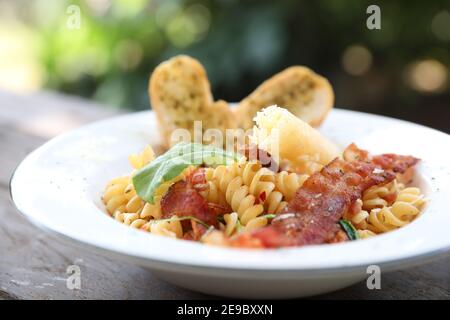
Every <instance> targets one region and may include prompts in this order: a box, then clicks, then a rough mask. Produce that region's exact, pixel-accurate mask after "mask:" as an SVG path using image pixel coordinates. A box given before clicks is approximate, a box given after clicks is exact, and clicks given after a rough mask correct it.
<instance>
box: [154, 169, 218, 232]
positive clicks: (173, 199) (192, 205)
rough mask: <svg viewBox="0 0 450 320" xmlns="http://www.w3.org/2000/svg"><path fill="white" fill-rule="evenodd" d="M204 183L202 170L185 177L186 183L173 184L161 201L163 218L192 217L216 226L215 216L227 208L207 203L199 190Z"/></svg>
mask: <svg viewBox="0 0 450 320" xmlns="http://www.w3.org/2000/svg"><path fill="white" fill-rule="evenodd" d="M205 183H206V180H205V177H204V171H203V169H198V170H195V171H194V172H193V173H192V174H191V175H190V176H188V177H187V179H186V181H178V182H176V183H174V184H173V185H172V186H171V187H170V188H169V190H168V191H167V193H166V194H165V195H164V197H163V198H162V199H161V212H162V216H163V218H170V217H172V216H174V215H177V216H178V217H183V216H192V217H195V218H197V219H199V220H201V221H203V222H205V223H206V224H209V225H212V226H217V216H218V215H220V214H224V213H225V212H226V210H227V208H224V207H222V206H220V205H218V204H213V203H209V202H208V201H206V199H205V198H203V196H202V195H200V193H199V190H201V186H203V185H204V184H205ZM183 222H184V221H183ZM186 222H187V221H186ZM191 225H192V224H191ZM186 226H189V223H183V227H186ZM194 229H195V228H194ZM194 231H195V230H194Z"/></svg>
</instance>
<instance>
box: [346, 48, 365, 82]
mask: <svg viewBox="0 0 450 320" xmlns="http://www.w3.org/2000/svg"><path fill="white" fill-rule="evenodd" d="M371 66H372V53H370V51H369V50H368V49H367V48H366V47H363V46H360V45H353V46H350V47H348V48H347V49H345V51H344V54H343V55H342V67H343V68H344V70H345V71H346V72H347V73H349V74H351V75H353V76H361V75H363V74H365V73H367V71H369V69H370V67H371Z"/></svg>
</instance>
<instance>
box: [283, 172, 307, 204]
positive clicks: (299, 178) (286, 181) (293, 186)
mask: <svg viewBox="0 0 450 320" xmlns="http://www.w3.org/2000/svg"><path fill="white" fill-rule="evenodd" d="M308 178H309V175H307V174H297V173H295V172H291V173H289V172H287V171H281V172H279V173H277V174H276V175H275V190H277V191H280V192H281V193H282V194H283V195H284V197H285V199H286V200H287V201H290V200H291V199H292V198H294V195H295V193H296V192H297V190H298V189H299V188H300V187H301V186H302V185H303V183H304V182H305V181H306V179H308Z"/></svg>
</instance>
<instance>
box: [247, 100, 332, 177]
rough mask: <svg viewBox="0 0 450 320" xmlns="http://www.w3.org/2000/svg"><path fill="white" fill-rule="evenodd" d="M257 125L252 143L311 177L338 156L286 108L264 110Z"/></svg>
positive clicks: (326, 142)
mask: <svg viewBox="0 0 450 320" xmlns="http://www.w3.org/2000/svg"><path fill="white" fill-rule="evenodd" d="M254 121H255V123H256V125H255V127H254V129H253V135H252V141H253V142H255V143H257V144H258V146H259V147H260V148H262V149H264V150H266V151H268V152H269V153H270V154H271V155H272V156H273V157H274V158H275V159H277V160H278V161H288V163H289V165H290V167H291V168H293V169H294V170H298V171H300V172H304V173H308V174H311V173H313V172H315V171H317V170H320V168H321V167H322V166H323V165H326V164H328V163H329V162H330V161H331V160H333V159H334V158H336V157H338V156H339V150H338V148H337V147H336V145H335V144H334V143H332V142H331V141H330V140H328V139H327V138H325V137H324V136H323V135H322V134H321V133H320V132H319V131H317V130H316V129H314V128H313V127H311V126H310V125H309V124H308V123H306V122H305V121H303V120H301V119H299V118H297V117H296V116H295V115H293V114H292V113H290V112H289V111H288V110H286V109H284V108H280V107H277V106H270V107H268V108H265V109H262V110H261V111H260V112H258V113H257V114H256V117H255V118H254Z"/></svg>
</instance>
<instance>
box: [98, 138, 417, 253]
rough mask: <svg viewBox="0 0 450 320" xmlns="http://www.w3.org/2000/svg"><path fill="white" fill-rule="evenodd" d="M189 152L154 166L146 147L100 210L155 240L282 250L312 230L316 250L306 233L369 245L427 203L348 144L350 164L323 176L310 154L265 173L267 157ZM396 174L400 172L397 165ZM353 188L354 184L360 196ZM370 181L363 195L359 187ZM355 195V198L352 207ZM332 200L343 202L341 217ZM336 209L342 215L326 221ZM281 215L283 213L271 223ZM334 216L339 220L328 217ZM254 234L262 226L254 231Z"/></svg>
mask: <svg viewBox="0 0 450 320" xmlns="http://www.w3.org/2000/svg"><path fill="white" fill-rule="evenodd" d="M200 147H203V146H200ZM174 148H176V147H174ZM196 148H199V145H195V144H194V145H189V144H187V145H180V146H179V147H178V149H175V150H174V151H171V152H168V153H167V157H164V156H161V157H158V158H157V159H155V154H154V152H153V149H152V148H151V147H150V146H147V147H146V148H145V149H144V150H143V151H142V152H140V153H137V154H133V155H131V156H130V157H129V162H130V165H131V167H132V169H131V173H130V174H129V175H126V176H121V177H117V178H114V179H112V180H111V181H110V182H109V183H108V184H107V186H106V188H105V191H104V194H103V197H102V200H103V202H104V204H105V208H106V211H107V212H108V213H109V214H110V215H111V216H112V217H113V218H114V219H115V220H117V221H119V222H120V223H122V224H124V225H127V226H130V227H132V228H135V229H140V230H143V231H147V232H150V233H153V234H155V235H162V236H167V237H171V238H178V239H190V240H195V241H200V242H202V243H205V244H213V245H222V246H237V247H240V246H244V247H245V246H249V247H253V246H258V245H259V246H260V245H263V246H266V247H271V246H275V247H276V246H277V243H276V241H273V239H272V238H273V237H275V238H276V237H278V240H277V241H280V242H279V246H289V245H290V242H289V241H290V240H289V239H290V237H296V236H298V235H299V234H300V233H302V232H303V231H304V229H305V228H310V230H309V231H307V232H305V238H304V239H303V240H302V241H313V242H314V243H316V238H315V237H316V235H315V234H314V233H313V232H312V231H311V228H312V229H314V228H316V229H317V228H319V229H320V230H319V231H320V232H318V234H319V235H318V236H319V237H322V234H327V233H328V231H327V232H323V231H324V230H327V225H330V226H332V228H331V227H330V230H335V229H336V224H338V225H339V226H340V227H341V229H340V230H339V231H338V232H337V233H334V234H333V236H334V238H330V237H328V238H326V239H323V240H322V243H325V242H341V241H347V240H354V239H358V238H361V239H365V238H370V237H373V236H375V235H377V234H380V233H384V232H388V231H391V230H395V229H398V228H401V227H403V226H405V225H407V224H409V223H410V222H411V221H413V220H414V219H415V218H416V217H417V216H418V215H419V214H420V212H421V210H422V207H423V206H424V204H425V199H424V196H423V195H422V192H421V190H420V189H419V188H416V187H407V186H405V184H403V183H400V182H398V181H399V180H398V179H394V177H397V178H399V177H401V176H399V175H395V174H396V173H397V172H396V171H395V170H392V171H391V172H390V173H389V172H388V173H387V174H384V169H380V167H381V168H382V165H378V164H377V163H376V161H375V160H374V161H373V163H371V162H370V159H369V158H367V159H365V158H364V157H365V156H367V155H368V153H367V152H365V151H364V150H359V149H357V147H356V146H354V145H351V146H350V148H351V151H352V152H354V154H355V155H356V157H355V158H354V159H353V160H346V159H342V158H337V159H336V160H333V161H332V163H330V164H329V165H326V166H327V167H328V168H327V169H324V170H322V167H323V166H324V164H323V163H321V162H320V161H319V160H320V159H315V158H314V157H313V156H312V155H308V156H307V157H306V156H305V157H304V159H297V161H296V165H297V166H299V165H300V164H304V165H302V168H301V169H299V168H293V167H288V168H289V169H288V170H287V169H285V167H283V166H280V168H284V169H285V170H281V171H277V170H275V169H274V168H271V169H272V170H273V171H272V170H271V169H269V168H268V167H265V166H263V164H262V162H263V161H264V160H267V158H269V160H270V157H271V155H270V154H268V153H267V154H262V155H260V154H259V153H258V156H259V157H260V158H257V159H256V160H248V159H247V158H246V156H248V155H247V154H246V153H245V155H240V156H237V154H233V155H231V154H224V152H225V151H224V150H221V149H220V150H218V149H214V148H211V147H209V146H208V147H204V149H200V150H204V151H202V152H206V153H207V157H204V155H203V154H202V153H199V150H198V149H196ZM246 150H251V149H250V148H248V149H246ZM180 151H183V152H187V153H188V155H190V157H188V156H185V155H184V154H180ZM189 153H190V154H189ZM200 156H201V157H200ZM221 156H224V158H223V159H222V158H221ZM358 156H359V157H362V158H361V160H359V159H358ZM263 157H265V158H263ZM395 157H396V155H392V154H389V155H386V158H385V159H381V160H378V161H381V163H383V161H385V164H384V165H386V166H388V165H389V163H390V162H389V161H393V158H394V160H395ZM398 157H399V158H398V159H397V161H406V163H405V164H404V166H405V167H407V166H409V167H412V166H413V165H414V164H415V161H416V160H417V159H416V160H414V159H415V158H412V157H410V158H409V160H405V158H407V157H404V156H398ZM194 160H195V161H194ZM281 160H282V161H283V160H284V159H281ZM215 161H217V162H215ZM408 161H409V162H408ZM400 164H401V163H400ZM287 165H288V166H289V164H287ZM277 168H278V167H277ZM396 168H397V167H396ZM398 168H400V169H398ZM398 168H397V169H396V170H397V171H400V172H404V171H402V169H401V168H402V167H401V166H400V165H399V166H398ZM346 170H353V171H350V173H348V172H346ZM380 170H381V171H380ZM380 173H383V174H380ZM394 173H395V174H394ZM357 175H360V177H361V178H363V179H359V178H358V177H357ZM149 177H151V178H149ZM412 178H413V176H412V175H410V180H411V179H412ZM139 179H141V180H139ZM308 179H309V180H308ZM371 179H372V180H371ZM307 180H308V181H309V182H308V183H307V184H305V181H307ZM360 181H363V182H364V183H362V182H360ZM355 183H356V184H358V183H361V185H360V186H359V187H360V188H361V189H358V186H357V185H355ZM373 184H376V185H374V186H373V187H370V188H367V187H366V189H365V190H364V185H366V186H367V185H373ZM172 186H173V187H172ZM330 186H331V187H330ZM358 190H359V191H358ZM356 192H358V193H356ZM355 194H357V197H359V199H357V200H356V201H355V200H354V198H355V196H354V195H355ZM140 195H141V196H142V198H141V197H140ZM144 199H145V200H144ZM336 201H338V202H336ZM334 203H348V204H349V207H348V210H347V212H342V211H344V210H342V209H339V208H342V206H335V205H333V204H334ZM304 204H308V205H304ZM330 204H331V205H330ZM325 206H326V207H325ZM344 208H345V207H344ZM333 210H341V212H338V213H337V214H336V215H334V214H330V212H332V211H333ZM279 214H282V215H283V216H279V217H277V215H279ZM301 214H305V215H304V216H301ZM309 215H311V216H309ZM333 216H334V217H336V216H337V218H333V219H338V220H332V221H330V220H327V219H330V218H329V217H333ZM272 219H274V220H272ZM297 219H310V220H297ZM316 219H318V220H316ZM273 221H276V222H273ZM305 221H306V223H305ZM261 228H265V229H262V230H258V231H255V230H257V229H261ZM280 230H283V232H285V233H283V234H280ZM254 231H255V232H254ZM330 232H333V231H330ZM268 238H270V239H268ZM311 239H313V240H311ZM294 243H295V242H294Z"/></svg>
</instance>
